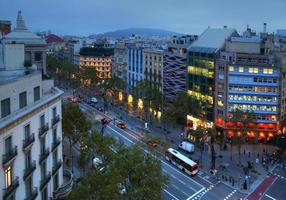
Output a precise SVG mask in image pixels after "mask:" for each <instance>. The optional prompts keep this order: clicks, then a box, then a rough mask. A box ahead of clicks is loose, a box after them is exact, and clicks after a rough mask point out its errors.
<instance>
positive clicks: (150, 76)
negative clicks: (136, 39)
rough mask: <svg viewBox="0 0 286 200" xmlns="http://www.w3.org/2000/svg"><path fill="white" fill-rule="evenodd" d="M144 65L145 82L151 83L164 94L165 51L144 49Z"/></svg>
mask: <svg viewBox="0 0 286 200" xmlns="http://www.w3.org/2000/svg"><path fill="white" fill-rule="evenodd" d="M143 63H144V70H145V73H144V77H145V80H148V81H151V82H152V83H154V85H157V86H158V88H159V89H160V91H162V92H163V50H160V49H154V48H147V49H144V50H143Z"/></svg>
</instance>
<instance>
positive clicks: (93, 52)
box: [79, 47, 113, 57]
mask: <svg viewBox="0 0 286 200" xmlns="http://www.w3.org/2000/svg"><path fill="white" fill-rule="evenodd" d="M79 54H80V55H81V56H98V57H104V56H113V49H112V48H93V47H83V48H81V49H80V52H79Z"/></svg>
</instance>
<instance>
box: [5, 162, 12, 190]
mask: <svg viewBox="0 0 286 200" xmlns="http://www.w3.org/2000/svg"><path fill="white" fill-rule="evenodd" d="M12 176H13V173H12V166H9V167H7V169H5V184H6V188H7V187H9V186H10V185H11V184H12V180H13V177H12Z"/></svg>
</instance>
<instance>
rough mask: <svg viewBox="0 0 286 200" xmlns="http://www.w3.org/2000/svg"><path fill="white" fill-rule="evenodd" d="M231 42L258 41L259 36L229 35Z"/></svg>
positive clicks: (259, 40) (259, 39)
mask: <svg viewBox="0 0 286 200" xmlns="http://www.w3.org/2000/svg"><path fill="white" fill-rule="evenodd" d="M230 41H231V42H244V43H260V42H261V38H260V37H259V36H252V37H231V38H230Z"/></svg>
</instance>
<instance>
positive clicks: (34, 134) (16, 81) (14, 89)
mask: <svg viewBox="0 0 286 200" xmlns="http://www.w3.org/2000/svg"><path fill="white" fill-rule="evenodd" d="M12 39H13V40H12ZM32 46H33V49H38V51H36V52H33V51H32V54H31V55H34V54H37V52H42V50H44V49H43V48H45V41H42V38H40V37H38V36H36V35H35V34H33V33H31V32H29V31H28V29H27V28H26V26H25V24H24V21H23V19H22V16H21V12H18V17H17V24H16V28H15V30H14V31H12V32H11V33H10V34H8V35H7V36H5V37H4V39H2V40H1V43H0V49H1V50H0V52H1V53H0V68H1V70H0V102H1V104H0V146H1V148H0V156H1V157H2V160H1V163H0V186H1V187H2V189H1V190H0V196H1V198H2V199H4V200H8V199H9V200H14V199H29V200H30V199H42V200H47V199H51V198H54V199H58V198H63V197H64V196H66V195H68V194H69V192H70V191H71V188H72V174H71V172H70V171H69V170H64V169H63V164H62V160H63V159H62V124H61V95H62V94H63V92H62V91H61V90H59V89H57V88H56V87H54V85H53V80H52V79H48V78H47V76H46V74H45V71H46V69H45V66H46V63H45V62H46V61H45V56H44V55H43V54H41V56H39V58H41V59H36V62H35V63H34V65H33V67H32V68H30V69H26V68H25V67H24V61H25V59H29V57H27V52H28V53H29V52H31V47H32ZM32 61H35V60H33V59H32ZM37 64H40V65H39V66H40V67H39V66H37ZM64 177H65V178H64Z"/></svg>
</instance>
